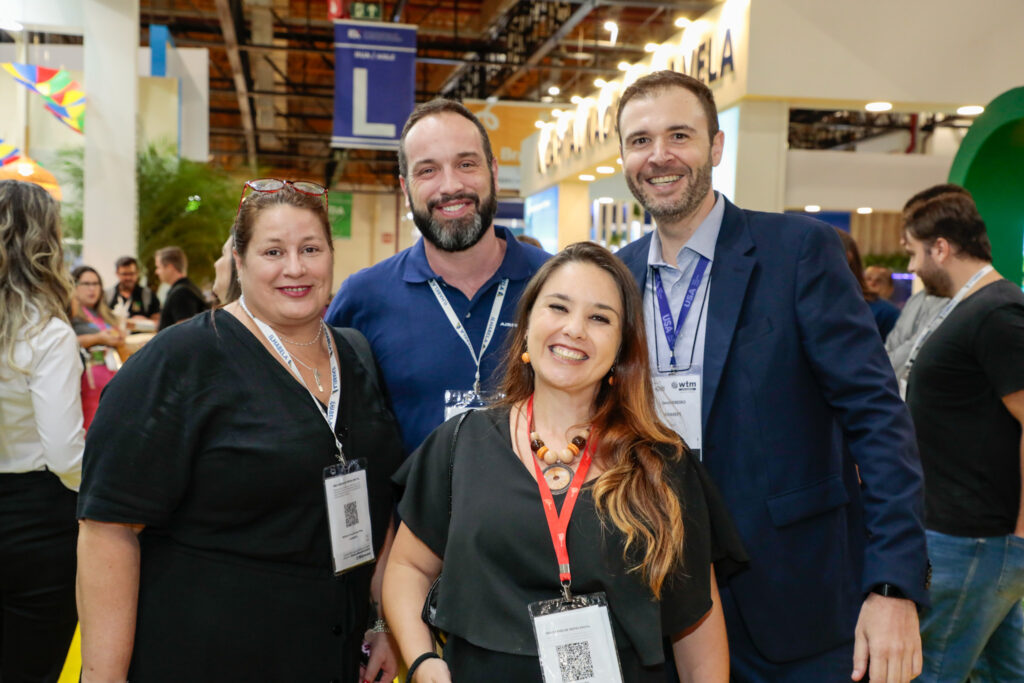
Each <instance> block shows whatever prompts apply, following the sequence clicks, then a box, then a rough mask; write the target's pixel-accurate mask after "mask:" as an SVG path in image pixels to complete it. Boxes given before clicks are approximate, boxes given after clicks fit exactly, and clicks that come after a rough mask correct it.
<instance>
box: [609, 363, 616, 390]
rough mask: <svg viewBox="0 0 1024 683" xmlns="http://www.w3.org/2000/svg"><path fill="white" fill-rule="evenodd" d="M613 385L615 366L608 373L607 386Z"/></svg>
mask: <svg viewBox="0 0 1024 683" xmlns="http://www.w3.org/2000/svg"><path fill="white" fill-rule="evenodd" d="M614 384H615V366H614V365H613V366H612V369H611V370H609V371H608V386H613V385H614Z"/></svg>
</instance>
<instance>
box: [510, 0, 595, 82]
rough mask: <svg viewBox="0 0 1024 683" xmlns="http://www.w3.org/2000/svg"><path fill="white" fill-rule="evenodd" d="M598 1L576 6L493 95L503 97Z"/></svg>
mask: <svg viewBox="0 0 1024 683" xmlns="http://www.w3.org/2000/svg"><path fill="white" fill-rule="evenodd" d="M597 1H598V0H585V1H584V2H581V3H580V6H579V7H577V8H576V11H575V12H573V13H572V15H570V16H569V18H568V19H566V20H565V23H564V24H562V25H561V26H559V27H558V30H556V31H555V32H554V33H552V34H551V35H550V36H548V39H547V40H545V41H544V42H543V43H541V45H540V47H538V48H537V49H536V50H534V51H533V54H531V55H530V57H529V58H528V59H527V60H526V63H525V64H523V65H522V66H520V67H519V68H518V69H516V70H515V71H513V72H512V74H511V75H510V76H509V77H508V78H506V79H505V82H504V83H502V84H501V85H499V86H498V87H497V88H496V89H495V90H494V92H492V93H491V96H492V97H501V96H502V95H504V94H505V93H506V92H507V91H508V89H509V87H511V86H512V85H513V84H514V83H515V82H516V81H518V80H519V79H520V78H522V77H523V76H525V75H526V72H527V71H529V70H530V67H533V66H536V65H537V64H538V63H539V62H540V60H542V59H544V57H546V56H547V54H548V53H549V52H551V51H552V50H553V49H555V48H556V47H557V46H558V43H559V41H561V40H562V39H563V38H565V37H566V36H567V35H569V32H570V31H572V30H573V29H574V28H576V26H577V24H579V23H580V22H581V21H583V20H584V19H585V18H586V16H587V15H588V14H590V11H591V10H593V9H594V7H595V6H596V4H597Z"/></svg>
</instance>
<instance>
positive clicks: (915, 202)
mask: <svg viewBox="0 0 1024 683" xmlns="http://www.w3.org/2000/svg"><path fill="white" fill-rule="evenodd" d="M944 194H962V195H966V196H967V197H970V196H971V193H970V192H968V191H967V190H966V189H965V188H963V187H961V186H959V185H956V184H954V183H942V184H940V185H932V186H931V187H929V188H928V189H925V190H921V191H920V192H918V193H917V194H915V195H914V196H913V197H911V198H910V199H908V200H907V203H906V204H904V205H903V217H904V219H906V217H907V216H908V215H909V214H910V212H912V211H913V210H914V209H916V208H917V207H918V206H919V205H920V204H923V203H924V202H926V201H928V200H929V199H934V198H935V197H938V196H940V195H944ZM972 199H973V197H972Z"/></svg>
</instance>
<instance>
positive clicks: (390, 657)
mask: <svg viewBox="0 0 1024 683" xmlns="http://www.w3.org/2000/svg"><path fill="white" fill-rule="evenodd" d="M363 637H364V639H365V640H366V642H367V643H369V644H370V661H368V662H367V663H366V666H364V667H360V668H359V680H361V681H363V683H373V682H374V681H376V680H377V674H378V673H383V674H384V675H383V676H381V677H380V680H381V681H385V682H386V683H390V681H393V680H394V679H395V676H397V675H398V645H397V644H396V643H395V639H394V638H392V637H391V634H390V633H378V632H376V631H367V632H366V635H365V636H363Z"/></svg>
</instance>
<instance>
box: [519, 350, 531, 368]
mask: <svg viewBox="0 0 1024 683" xmlns="http://www.w3.org/2000/svg"><path fill="white" fill-rule="evenodd" d="M520 358H522V359H523V364H524V365H529V364H530V352H529V351H523V355H521V356H520Z"/></svg>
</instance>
